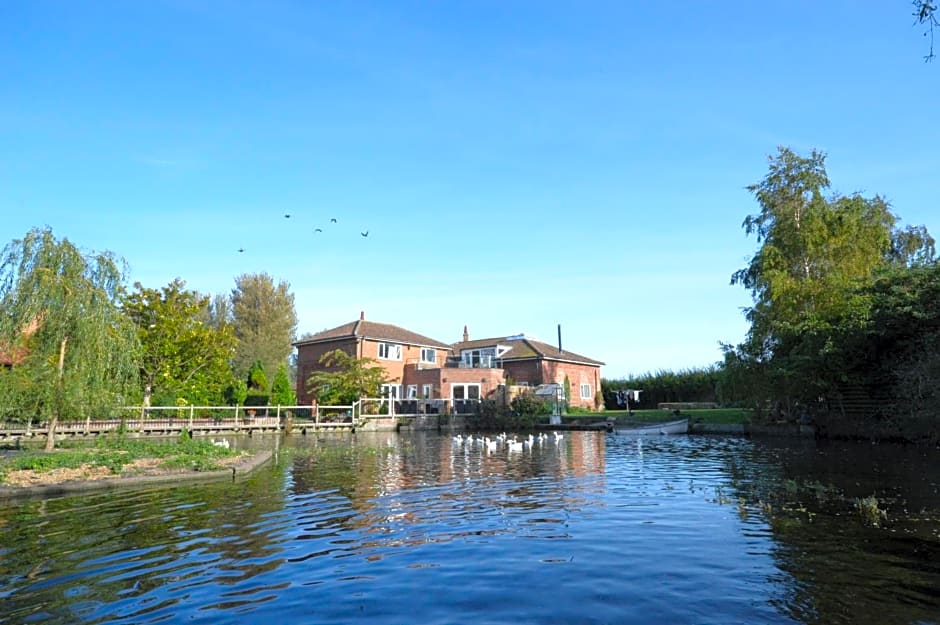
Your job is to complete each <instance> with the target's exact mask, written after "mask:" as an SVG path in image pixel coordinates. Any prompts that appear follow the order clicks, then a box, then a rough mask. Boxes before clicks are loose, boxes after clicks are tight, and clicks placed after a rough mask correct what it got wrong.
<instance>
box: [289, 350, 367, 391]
mask: <svg viewBox="0 0 940 625" xmlns="http://www.w3.org/2000/svg"><path fill="white" fill-rule="evenodd" d="M357 343H358V341H356V339H339V340H336V341H329V342H326V343H314V344H312V345H301V346H299V347H298V348H297V403H298V404H300V405H301V406H305V405H308V404H310V403H311V402H312V401H313V396H312V395H311V394H310V393H308V392H307V378H309V377H310V375H311V374H312V373H313V372H314V371H323V370H324V367H323V365H321V364H320V358H321V357H323V354H325V353H327V352H331V351H333V350H335V349H341V350H343V351H344V352H346V353H347V354H349V355H350V356H358V354H357V350H356V344H357Z"/></svg>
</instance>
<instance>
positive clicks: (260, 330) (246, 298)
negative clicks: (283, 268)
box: [231, 273, 297, 390]
mask: <svg viewBox="0 0 940 625" xmlns="http://www.w3.org/2000/svg"><path fill="white" fill-rule="evenodd" d="M231 318H232V324H233V326H234V329H235V336H236V338H237V339H238V345H237V347H236V349H235V360H234V368H235V371H236V373H237V374H238V375H239V376H244V375H246V374H247V372H248V370H249V369H250V368H251V365H252V363H254V362H255V361H256V360H260V361H261V364H262V366H263V368H264V370H265V371H277V369H278V367H279V366H280V365H281V364H282V363H286V362H287V358H288V356H289V355H290V353H291V351H292V350H293V348H292V347H291V342H292V341H293V340H294V337H295V335H296V332H297V313H296V312H295V310H294V295H293V293H291V292H290V285H289V284H288V283H287V282H284V281H281V282H279V283H278V284H277V285H275V284H274V280H273V279H272V278H271V276H269V275H268V274H266V273H260V274H242V275H240V276H238V277H237V278H235V288H234V289H233V290H232V309H231ZM265 390H267V389H265Z"/></svg>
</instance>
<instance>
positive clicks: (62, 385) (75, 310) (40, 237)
mask: <svg viewBox="0 0 940 625" xmlns="http://www.w3.org/2000/svg"><path fill="white" fill-rule="evenodd" d="M122 265H123V263H122V261H119V260H118V259H117V258H115V256H114V255H113V254H111V253H110V252H102V253H94V252H92V253H83V252H82V251H81V250H79V249H78V248H77V247H76V246H75V245H73V244H72V243H71V242H70V241H69V240H68V239H62V240H57V239H56V238H55V236H54V235H53V234H52V231H51V229H49V228H45V229H33V230H31V231H30V232H28V233H27V234H26V236H25V237H24V238H23V239H18V240H15V241H13V242H11V243H10V244H9V245H7V246H6V248H5V249H4V251H3V257H2V262H0V310H2V314H0V346H15V350H16V353H17V354H19V357H18V358H17V359H16V362H15V363H11V364H12V366H10V367H4V368H0V405H2V406H4V407H5V409H7V410H15V411H16V412H17V413H19V414H22V415H26V416H28V417H31V418H39V419H44V420H48V422H49V436H48V438H47V440H46V448H47V449H52V447H53V446H54V444H55V428H56V425H57V424H58V422H59V421H64V420H74V419H81V418H84V417H86V416H92V415H94V416H101V415H104V414H107V413H108V412H109V411H111V410H113V409H114V408H116V407H119V406H121V405H124V404H126V403H130V401H132V399H133V398H134V397H135V393H136V392H137V375H136V374H137V356H138V354H139V343H138V341H137V337H136V334H135V332H134V327H133V325H132V324H131V323H129V321H128V320H127V318H126V317H124V315H122V314H121V310H120V308H119V306H118V298H119V295H120V292H121V289H122V285H123V280H124V271H123V266H122ZM8 349H9V348H8Z"/></svg>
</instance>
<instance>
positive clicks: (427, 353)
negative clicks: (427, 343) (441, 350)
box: [421, 347, 437, 365]
mask: <svg viewBox="0 0 940 625" xmlns="http://www.w3.org/2000/svg"><path fill="white" fill-rule="evenodd" d="M421 362H423V363H426V364H430V365H434V364H437V350H436V349H434V348H433V347H422V348H421Z"/></svg>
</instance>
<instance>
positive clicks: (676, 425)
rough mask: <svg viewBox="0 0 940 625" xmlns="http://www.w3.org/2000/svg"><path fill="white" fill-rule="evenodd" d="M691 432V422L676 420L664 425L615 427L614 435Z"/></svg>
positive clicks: (650, 424) (666, 422) (649, 424)
mask: <svg viewBox="0 0 940 625" xmlns="http://www.w3.org/2000/svg"><path fill="white" fill-rule="evenodd" d="M688 431H689V420H688V418H686V419H676V420H675V421H664V422H663V423H648V424H643V425H616V424H615V425H614V427H613V432H614V434H627V435H640V436H643V435H649V434H656V435H659V434H685V433H686V432H688Z"/></svg>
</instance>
